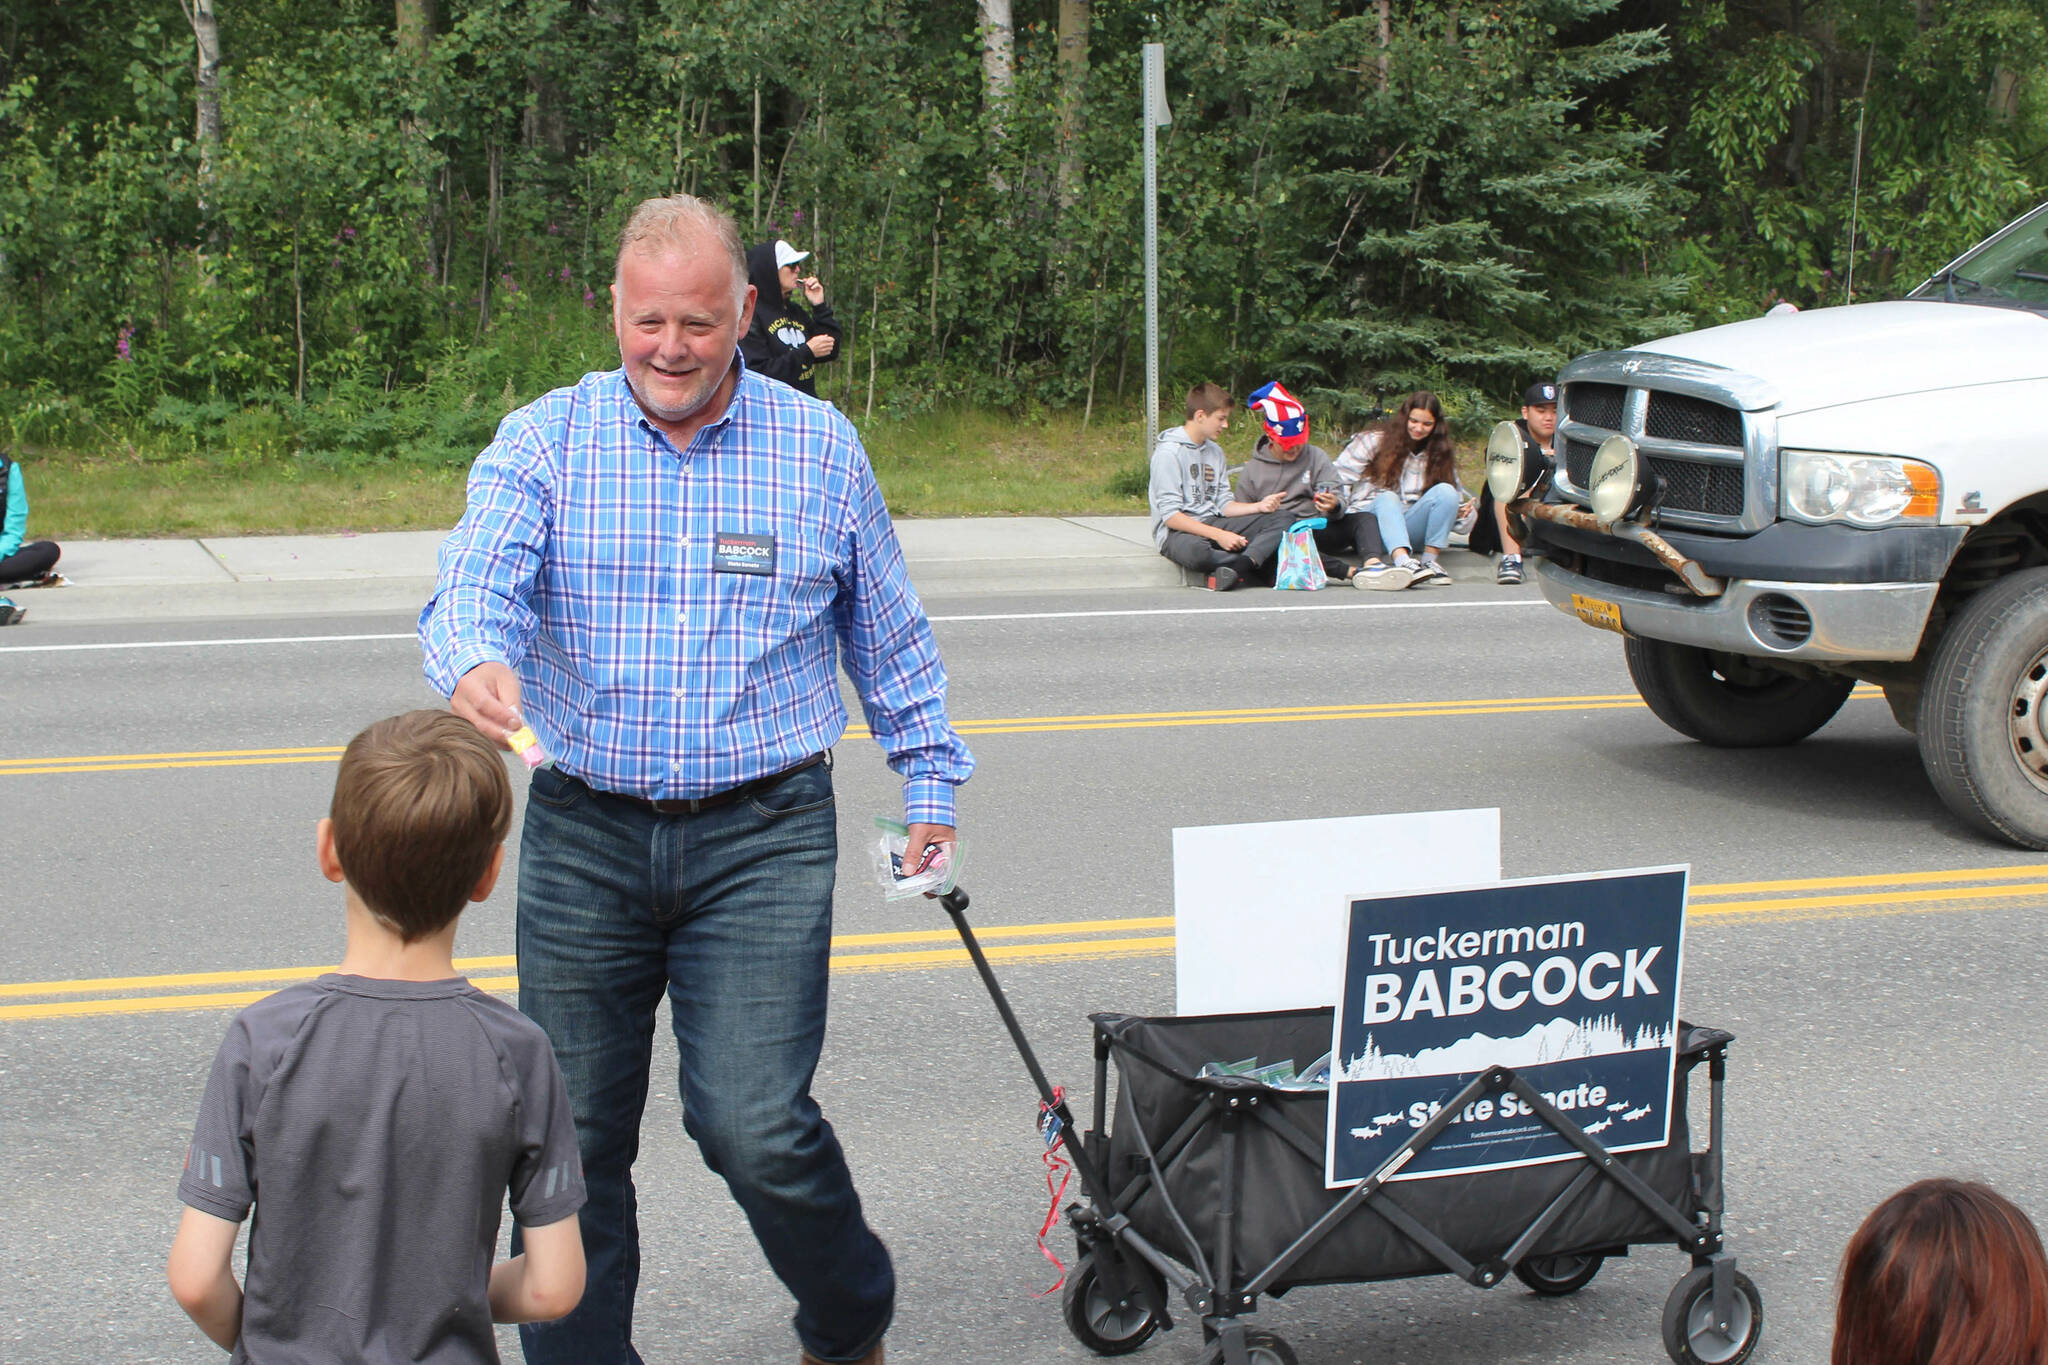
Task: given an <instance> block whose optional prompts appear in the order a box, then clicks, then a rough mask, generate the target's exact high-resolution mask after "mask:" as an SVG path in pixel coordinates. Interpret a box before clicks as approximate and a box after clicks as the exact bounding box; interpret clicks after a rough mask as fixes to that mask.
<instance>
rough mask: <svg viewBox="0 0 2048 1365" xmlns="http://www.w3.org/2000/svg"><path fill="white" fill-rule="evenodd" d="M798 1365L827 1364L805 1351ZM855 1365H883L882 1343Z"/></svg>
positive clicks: (799, 1357) (877, 1343)
mask: <svg viewBox="0 0 2048 1365" xmlns="http://www.w3.org/2000/svg"><path fill="white" fill-rule="evenodd" d="M797 1365H825V1362H824V1361H822V1360H820V1359H818V1358H817V1357H816V1356H814V1355H812V1354H811V1353H810V1352H809V1351H805V1352H803V1353H802V1354H800V1355H799V1356H798V1357H797ZM854 1365H882V1343H881V1342H879V1341H878V1342H876V1343H875V1349H874V1350H872V1351H869V1352H868V1353H867V1354H866V1355H864V1356H862V1357H861V1358H860V1359H859V1360H858V1361H856V1362H855V1363H854Z"/></svg>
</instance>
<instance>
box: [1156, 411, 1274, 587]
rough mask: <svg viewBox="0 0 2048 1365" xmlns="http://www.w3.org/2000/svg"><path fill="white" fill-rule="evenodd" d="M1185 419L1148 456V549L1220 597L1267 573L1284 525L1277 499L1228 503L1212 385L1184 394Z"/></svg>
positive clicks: (1224, 421) (1224, 417)
mask: <svg viewBox="0 0 2048 1365" xmlns="http://www.w3.org/2000/svg"><path fill="white" fill-rule="evenodd" d="M1187 411H1188V419H1187V421H1186V422H1185V423H1183V424H1182V425H1180V426H1177V427H1168V428H1167V429H1166V430H1165V431H1162V432H1160V433H1159V443H1158V444H1157V445H1155V446H1154V447H1153V448H1152V477H1151V482H1150V485H1149V487H1148V489H1147V496H1148V498H1149V499H1150V501H1151V504H1152V541H1153V543H1154V544H1155V545H1157V546H1158V547H1159V553H1161V554H1163V555H1165V556H1166V557H1167V558H1168V559H1170V560H1172V561H1173V562H1174V563H1176V564H1178V565H1180V566H1181V567H1183V568H1188V569H1193V570H1194V571H1195V572H1197V573H1199V574H1202V575H1204V584H1205V586H1207V587H1208V588H1209V589H1210V591H1212V592H1228V591H1230V590H1231V589H1232V588H1234V587H1236V586H1237V585H1238V584H1240V583H1242V582H1244V581H1245V580H1246V579H1248V578H1250V577H1252V576H1253V575H1254V574H1257V573H1259V572H1261V571H1262V570H1263V571H1267V572H1270V570H1269V569H1268V566H1269V565H1270V564H1271V563H1272V561H1273V556H1274V555H1275V554H1276V553H1278V552H1279V549H1280V538H1281V536H1283V535H1285V534H1286V532H1287V527H1288V523H1289V522H1290V521H1291V520H1292V518H1290V517H1288V516H1287V515H1286V514H1285V513H1283V512H1281V511H1280V510H1279V509H1280V505H1281V501H1282V499H1281V496H1280V495H1279V494H1277V493H1276V494H1274V495H1273V496H1271V497H1268V498H1264V499H1262V500H1248V501H1241V500H1238V499H1235V498H1232V497H1231V496H1230V475H1229V468H1228V465H1227V463H1226V461H1225V460H1224V457H1223V447H1222V446H1220V445H1218V444H1216V438H1217V436H1219V435H1221V434H1222V432H1223V431H1224V429H1225V428H1227V427H1228V426H1229V425H1230V395H1229V394H1228V393H1226V392H1225V391H1224V390H1223V388H1222V386H1221V385H1218V384H1197V385H1195V387H1194V388H1192V389H1189V390H1188V405H1187Z"/></svg>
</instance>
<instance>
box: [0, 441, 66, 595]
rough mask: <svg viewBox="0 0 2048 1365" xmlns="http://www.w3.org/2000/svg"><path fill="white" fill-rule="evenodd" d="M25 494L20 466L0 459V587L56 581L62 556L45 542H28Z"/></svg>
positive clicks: (26, 492) (3, 457)
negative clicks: (59, 560) (58, 563)
mask: <svg viewBox="0 0 2048 1365" xmlns="http://www.w3.org/2000/svg"><path fill="white" fill-rule="evenodd" d="M27 536H28V490H27V489H26V488H24V487H23V486H22V482H21V466H20V465H18V464H16V463H15V462H14V461H12V460H10V459H8V458H7V457H6V456H5V455H0V587H11V586H14V585H16V584H37V585H40V584H42V583H45V582H49V581H53V580H55V579H56V577H57V560H58V558H59V557H60V556H61V555H62V553H63V552H62V551H61V550H59V549H58V548H57V547H56V545H55V544H54V543H52V542H50V541H47V540H28V539H27Z"/></svg>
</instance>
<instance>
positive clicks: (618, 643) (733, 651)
mask: <svg viewBox="0 0 2048 1365" xmlns="http://www.w3.org/2000/svg"><path fill="white" fill-rule="evenodd" d="M738 363H739V362H737V361H735V364H738ZM736 536H737V537H740V538H741V539H739V540H737V541H736V540H734V539H733V537H736ZM766 537H772V538H773V542H772V543H773V563H772V570H773V571H772V572H769V573H760V572H745V571H735V570H734V565H736V564H742V563H745V562H746V555H747V554H749V553H751V554H752V555H753V556H754V557H755V558H757V559H758V557H759V556H760V555H761V546H762V544H763V543H764V538H766ZM714 549H718V550H720V551H722V553H721V554H719V555H718V556H716V562H715V558H714ZM717 563H723V564H724V565H725V566H726V567H725V568H724V569H721V568H719V567H717ZM835 641H836V643H837V644H838V645H839V646H841V647H842V648H843V651H844V658H845V662H846V671H847V673H848V675H849V676H850V677H851V678H852V679H853V682H854V686H855V688H856V689H857V690H858V692H859V693H860V697H861V706H862V709H863V711H865V713H866V715H867V722H868V728H869V729H870V731H872V733H873V734H874V736H875V738H876V739H877V740H878V741H879V742H880V743H881V745H882V747H883V749H884V750H885V751H886V752H887V754H888V758H889V766H890V767H891V768H893V769H895V770H896V771H897V772H898V773H901V774H902V775H903V778H904V807H905V814H906V817H907V818H908V820H909V821H910V822H911V823H918V822H921V821H922V822H929V823H933V824H942V825H950V824H953V823H955V817H954V802H953V788H954V787H955V786H957V785H958V784H960V783H962V782H965V781H966V780H967V778H968V775H969V774H970V773H972V772H973V771H974V757H973V755H972V754H970V753H969V752H968V751H967V746H966V744H965V743H963V742H962V741H961V739H960V736H959V735H958V734H956V733H955V732H954V730H953V727H952V725H951V724H950V723H949V722H948V721H947V719H946V670H945V667H944V665H943V664H941V663H940V661H939V651H938V646H937V644H936V642H934V641H933V639H932V632H931V625H930V623H929V622H928V621H927V620H926V619H925V614H924V607H923V605H922V604H921V603H920V602H919V601H918V599H917V594H916V592H915V591H914V590H913V589H912V588H911V586H910V579H909V576H908V574H907V573H906V571H905V569H904V565H903V552H902V549H901V548H900V547H899V546H898V544H897V542H896V531H895V528H894V526H892V525H891V524H890V521H889V513H888V509H887V508H886V507H885V506H884V505H883V502H882V494H881V490H880V489H879V488H878V487H877V486H876V484H875V476H874V471H873V470H872V469H871V468H870V467H869V465H868V459H867V453H866V452H865V451H864V450H862V448H861V444H860V437H859V436H858V435H857V434H856V433H855V432H854V430H853V426H852V424H851V423H849V422H848V421H847V420H846V419H845V418H844V417H842V416H841V415H840V414H839V412H838V410H837V409H835V408H833V407H832V406H830V405H829V404H826V403H822V402H819V401H818V400H817V399H814V398H809V397H806V396H804V395H803V394H800V393H798V392H797V391H796V390H795V389H792V388H790V387H789V386H787V385H785V384H778V383H776V382H775V381H773V380H769V379H764V378H762V377H761V376H760V375H757V374H754V373H752V372H751V371H748V370H747V369H746V368H745V367H744V366H743V365H742V366H741V368H740V374H739V382H738V384H737V385H736V386H735V388H734V390H733V395H732V401H731V403H730V404H729V405H728V406H727V408H726V411H725V414H724V416H722V417H720V418H719V419H718V420H717V421H716V422H712V423H710V424H708V425H706V426H705V427H703V428H702V429H701V430H699V431H698V432H697V433H696V434H695V435H694V436H692V437H691V439H690V442H689V444H688V445H687V446H686V447H684V448H683V449H681V450H678V449H677V448H676V447H675V446H674V445H673V444H672V443H671V442H670V441H669V439H668V438H667V437H666V436H665V435H663V434H662V433H661V432H660V431H659V430H657V429H656V428H655V427H654V426H653V425H652V424H651V423H650V422H648V421H647V420H646V417H645V415H644V414H643V413H642V412H641V411H640V408H639V405H638V404H637V403H635V402H634V400H633V395H632V391H631V390H630V389H629V388H628V387H627V384H626V380H625V376H624V373H623V372H622V371H619V370H612V371H609V372H606V373H602V374H588V375H585V376H584V377H583V381H582V382H581V383H580V384H577V385H575V386H574V387H573V388H563V389H556V390H555V391H554V392H552V393H549V394H546V395H544V396H543V397H541V398H539V399H536V400H535V401H534V402H532V403H530V404H528V405H527V406H526V407H523V408H521V409H520V410H519V411H517V412H514V413H512V414H511V415H509V416H508V417H506V419H505V420H504V422H503V423H502V424H501V425H500V426H499V427H498V434H497V437H496V439H495V440H493V441H492V442H491V444H490V445H488V446H486V447H485V448H484V450H483V453H482V454H481V455H479V456H478V457H477V460H476V464H475V466H474V467H473V468H472V469H471V470H470V475H469V505H468V510H467V511H465V512H464V513H463V517H462V520H461V522H460V523H459V524H458V525H457V526H456V528H455V529H454V531H452V532H451V533H450V534H449V536H448V539H447V541H446V542H444V543H443V545H442V546H441V562H440V578H439V581H438V582H437V583H436V585H435V589H434V596H433V598H432V600H430V601H429V602H428V603H427V605H426V609H425V610H424V611H422V612H421V613H420V645H421V647H422V649H423V651H424V652H425V655H426V674H427V679H428V681H429V682H431V683H433V685H434V686H435V687H437V688H439V689H440V691H441V693H442V695H444V696H446V695H449V694H451V693H452V692H453V691H454V690H455V684H456V683H457V682H459V681H460V680H461V678H462V675H463V674H464V673H467V672H468V671H469V670H470V669H472V668H474V667H476V666H477V665H478V664H480V663H485V662H489V661H493V660H495V661H498V662H501V663H504V664H507V665H509V666H510V667H512V668H513V669H515V670H516V671H517V672H518V674H519V681H520V687H521V691H522V697H523V701H522V710H523V712H524V714H525V718H526V720H527V723H528V724H529V725H531V726H532V727H533V729H534V731H535V732H536V733H537V734H538V735H539V736H540V739H541V743H542V744H543V745H545V746H546V748H547V750H548V753H549V754H550V755H551V756H552V757H553V758H554V760H555V762H556V764H557V766H558V767H560V768H561V769H563V770H564V771H566V772H569V773H573V774H575V775H576V776H577V777H580V778H582V779H584V780H585V781H586V782H588V783H589V784H590V785H591V786H593V787H597V788H600V789H602V790H605V791H615V792H625V793H628V794H631V795H634V796H643V797H648V798H656V799H679V798H689V797H700V796H708V795H711V794H712V793H714V792H719V791H723V790H725V789H726V788H729V787H732V786H736V785H737V784H739V783H741V782H746V781H749V780H751V779H753V778H757V777H762V776H765V775H767V774H769V773H774V772H779V771H781V770H782V769H784V768H787V767H789V766H791V765H793V764H795V763H797V762H800V761H801V760H803V759H804V758H806V757H808V756H809V755H811V754H814V753H817V752H819V751H820V750H823V749H827V748H830V747H831V746H832V745H833V744H834V743H835V742H837V741H838V740H839V738H840V737H841V736H842V735H843V734H844V732H845V729H846V708H845V706H844V705H843V704H842V703H841V702H840V699H839V686H838V677H837V664H838V659H839V656H840V649H835Z"/></svg>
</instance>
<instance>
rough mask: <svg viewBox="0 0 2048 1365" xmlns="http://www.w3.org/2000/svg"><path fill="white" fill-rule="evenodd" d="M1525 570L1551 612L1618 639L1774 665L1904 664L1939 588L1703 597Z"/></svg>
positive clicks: (1741, 587) (1758, 588)
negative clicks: (1741, 656)
mask: <svg viewBox="0 0 2048 1365" xmlns="http://www.w3.org/2000/svg"><path fill="white" fill-rule="evenodd" d="M1533 567H1534V569H1535V573H1536V581H1537V584H1538V586H1540V587H1541V588H1542V589H1543V595H1544V597H1546V598H1548V599H1549V601H1550V604H1551V605H1552V606H1554V607H1556V608H1557V609H1558V610H1560V611H1564V612H1569V613H1571V614H1572V615H1574V616H1577V617H1578V618H1579V619H1581V620H1583V621H1585V622H1586V623H1587V624H1589V625H1605V626H1606V627H1607V628H1608V629H1614V628H1615V625H1614V620H1615V619H1616V618H1618V621H1619V628H1620V629H1621V631H1622V632H1623V633H1624V634H1628V635H1640V636H1642V637H1644V638H1645V639H1651V640H1669V641H1671V642H1673V643H1674V644H1682V645H1696V646H1698V647H1699V648H1701V649H1711V650H1717V651H1721V652H1724V653H1728V654H1746V655H1754V656H1760V657H1771V658H1779V659H1813V660H1841V661H1843V662H1853V661H1871V662H1875V661H1878V660H1903V659H1910V658H1912V657H1913V655H1914V653H1915V652H1916V651H1918V649H1919V648H1920V633H1921V631H1922V629H1923V628H1924V627H1925V626H1926V624H1927V614H1928V612H1929V611H1931V610H1932V609H1933V607H1934V595H1935V594H1936V593H1937V592H1939V591H1940V590H1941V584H1939V583H1913V582H1905V583H1800V582H1783V581H1773V580H1769V579H1730V580H1728V585H1727V589H1726V591H1724V592H1723V593H1722V594H1721V595H1720V596H1718V597H1706V598H1702V597H1693V596H1690V595H1687V596H1680V595H1678V594H1677V593H1673V592H1668V591H1659V590H1653V589H1648V588H1637V587H1626V586H1623V585H1621V584H1617V583H1608V582H1603V581H1602V580H1600V579H1597V578H1591V577H1588V576H1587V575H1585V574H1579V573H1573V572H1571V571H1569V570H1567V569H1564V568H1560V567H1559V566H1558V565H1556V564H1554V563H1552V562H1550V561H1549V560H1544V559H1538V560H1536V561H1534V564H1533ZM1603 608H1611V609H1613V610H1612V613H1611V614H1610V612H1609V611H1607V610H1603ZM1802 624H1803V625H1804V626H1805V629H1804V631H1803V632H1802V630H1801V626H1802Z"/></svg>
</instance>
